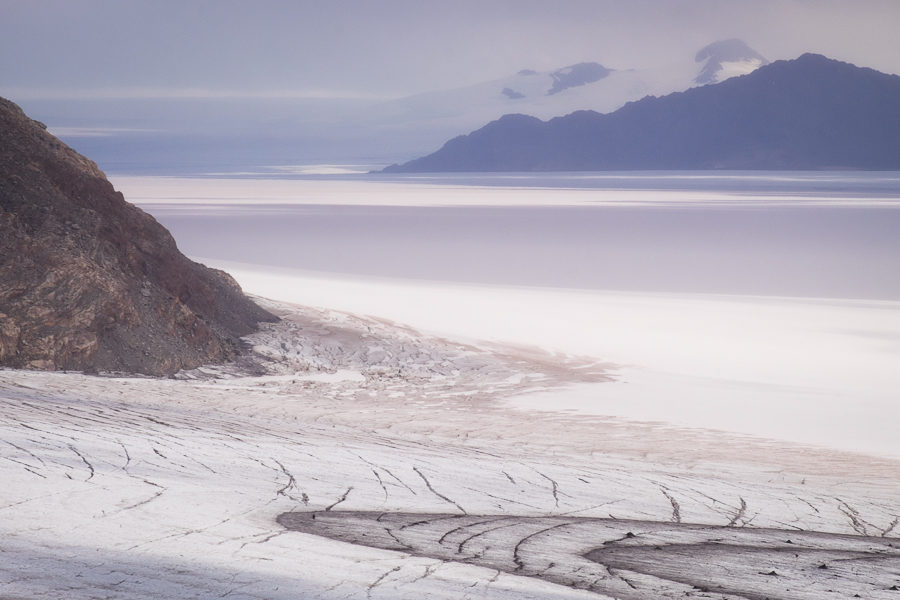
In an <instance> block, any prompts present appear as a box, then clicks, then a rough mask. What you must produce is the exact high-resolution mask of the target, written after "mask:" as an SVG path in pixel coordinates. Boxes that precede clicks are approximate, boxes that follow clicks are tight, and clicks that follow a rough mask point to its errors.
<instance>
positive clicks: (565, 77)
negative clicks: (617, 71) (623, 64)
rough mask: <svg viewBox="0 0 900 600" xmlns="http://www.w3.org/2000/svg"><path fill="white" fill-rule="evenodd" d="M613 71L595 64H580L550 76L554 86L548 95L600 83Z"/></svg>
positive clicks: (548, 91)
mask: <svg viewBox="0 0 900 600" xmlns="http://www.w3.org/2000/svg"><path fill="white" fill-rule="evenodd" d="M611 72H612V71H610V70H609V69H607V68H606V67H604V66H603V65H601V64H599V63H595V62H585V63H578V64H577V65H571V66H568V67H565V68H562V69H559V70H557V71H554V72H553V73H551V74H550V76H551V77H553V86H552V87H551V88H550V89H549V90H547V95H548V96H552V95H553V94H558V93H560V92H562V91H565V90H567V89H569V88H572V87H578V86H580V85H587V84H589V83H594V82H595V81H600V80H601V79H603V78H604V77H606V76H607V75H609V74H610V73H611Z"/></svg>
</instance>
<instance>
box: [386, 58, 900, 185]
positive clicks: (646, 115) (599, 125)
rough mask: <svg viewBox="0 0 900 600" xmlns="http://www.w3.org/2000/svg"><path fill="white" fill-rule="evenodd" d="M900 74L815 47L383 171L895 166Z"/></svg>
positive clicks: (510, 130)
mask: <svg viewBox="0 0 900 600" xmlns="http://www.w3.org/2000/svg"><path fill="white" fill-rule="evenodd" d="M898 107H900V76H897V75H887V74H885V73H879V72H878V71H874V70H872V69H866V68H860V67H856V66H854V65H851V64H849V63H844V62H839V61H836V60H831V59H828V58H825V57H824V56H820V55H816V54H804V55H803V56H801V57H799V58H797V59H794V60H789V61H777V62H774V63H771V64H769V65H766V66H764V67H760V68H759V69H757V70H755V71H753V72H752V73H750V74H748V75H744V76H741V77H733V78H731V79H728V80H726V81H723V82H722V83H718V84H715V85H708V86H703V87H698V88H693V89H690V90H688V91H686V92H678V93H675V94H670V95H668V96H664V97H661V98H655V97H647V98H644V99H643V100H639V101H637V102H631V103H629V104H626V105H625V106H623V107H622V108H620V109H619V110H617V111H615V112H613V113H609V114H605V115H601V114H599V113H596V112H593V111H579V112H575V113H572V114H570V115H567V116H565V117H557V118H555V119H551V120H549V121H540V120H538V119H535V118H533V117H526V116H524V115H507V116H504V117H502V118H500V119H499V120H497V121H494V122H492V123H489V124H487V125H486V126H484V127H482V128H481V129H479V130H477V131H475V132H473V133H471V134H469V135H466V136H460V137H457V138H454V139H452V140H450V141H449V142H447V143H446V144H445V145H444V147H443V148H441V149H440V150H438V151H437V152H435V153H434V154H430V155H428V156H425V157H422V158H419V159H416V160H413V161H410V162H408V163H406V164H403V165H393V166H391V167H388V168H387V169H385V171H386V172H427V171H435V172H446V171H600V170H618V169H622V170H626V169H900V108H898Z"/></svg>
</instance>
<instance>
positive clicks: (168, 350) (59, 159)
mask: <svg viewBox="0 0 900 600" xmlns="http://www.w3.org/2000/svg"><path fill="white" fill-rule="evenodd" d="M274 319H275V317H273V316H272V315H270V314H269V313H267V312H266V311H264V310H262V309H261V308H259V307H258V306H256V305H255V304H254V303H253V302H252V301H251V300H249V299H248V298H247V297H245V296H244V295H243V293H242V292H241V290H240V288H239V287H238V285H237V283H236V282H235V281H234V280H233V279H232V278H231V277H230V276H229V275H228V274H226V273H223V272H221V271H217V270H214V269H209V268H207V267H205V266H203V265H200V264H198V263H195V262H192V261H190V260H188V259H187V258H186V257H185V256H184V255H183V254H181V252H179V251H178V248H177V247H176V245H175V240H174V239H173V238H172V236H171V235H170V234H169V232H168V231H167V230H166V229H165V228H164V227H163V226H162V225H160V224H159V223H157V222H156V220H155V219H154V218H153V217H151V216H150V215H148V214H147V213H145V212H144V211H142V210H141V209H139V208H137V207H136V206H134V205H132V204H129V203H128V202H126V201H125V199H124V198H123V197H122V194H120V193H119V192H116V191H115V190H114V189H113V186H112V185H111V184H110V183H109V181H108V180H107V179H106V177H105V176H104V174H103V173H102V172H101V171H100V170H99V169H98V168H97V165H95V164H94V163H93V162H92V161H90V160H88V159H86V158H85V157H83V156H81V155H80V154H78V153H77V152H75V151H74V150H72V149H71V148H69V147H68V146H66V145H65V144H63V143H62V142H60V141H59V140H58V139H57V138H55V137H54V136H53V135H51V134H49V133H48V132H47V131H46V130H45V127H44V126H43V125H42V124H41V123H39V122H37V121H33V120H32V119H30V118H28V117H27V116H26V115H25V114H24V113H23V112H22V110H21V109H20V108H19V107H18V106H16V105H15V104H13V103H12V102H9V101H8V100H4V99H2V98H0V365H4V366H11V367H17V368H28V369H71V370H85V371H124V372H134V373H144V374H151V375H166V374H171V373H174V372H175V371H177V370H179V369H182V368H192V367H195V366H198V365H200V364H203V363H209V362H221V361H224V360H227V359H228V358H230V357H232V356H234V355H235V354H236V353H237V351H238V350H239V340H238V338H239V337H240V336H242V335H246V334H248V333H250V332H251V331H253V330H254V329H255V328H256V325H257V323H258V322H259V321H268V320H274Z"/></svg>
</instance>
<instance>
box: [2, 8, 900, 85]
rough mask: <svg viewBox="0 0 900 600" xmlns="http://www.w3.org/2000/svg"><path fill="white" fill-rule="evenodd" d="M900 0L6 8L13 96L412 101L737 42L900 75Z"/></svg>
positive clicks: (775, 54) (5, 45) (5, 55)
mask: <svg viewBox="0 0 900 600" xmlns="http://www.w3.org/2000/svg"><path fill="white" fill-rule="evenodd" d="M898 25H900V1H898V0H814V1H813V0H771V1H770V0H627V1H626V0H621V1H608V0H569V1H566V0H553V1H550V0H546V1H537V0H494V1H491V0H453V1H450V2H447V1H444V2H436V1H430V0H381V1H374V0H372V1H363V0H359V1H342V0H330V1H327V0H322V1H319V2H313V1H302V0H294V1H290V0H253V1H249V0H247V1H238V0H195V1H191V0H144V1H134V0H0V95H4V96H8V97H12V99H14V100H15V99H16V97H36V96H42V95H54V96H66V95H73V94H74V95H122V94H124V95H138V96H142V95H149V96H153V95H176V96H177V95H184V94H197V95H206V94H209V95H228V94H238V95H244V94H249V95H269V94H272V95H277V94H291V95H298V96H303V95H310V96H326V97H328V96H335V95H337V96H370V95H371V96H400V95H406V94H410V93H415V92H420V91H426V90H432V89H439V88H450V87H458V86H462V85H466V84H470V83H476V82H480V81H484V80H488V79H492V78H496V77H503V76H506V75H509V74H512V73H514V72H516V71H518V70H520V69H523V68H533V69H537V70H541V69H550V68H556V67H560V66H564V65H568V64H572V63H575V62H580V61H586V60H596V61H598V62H602V63H603V64H605V65H607V66H609V67H613V68H629V67H646V66H652V65H659V64H665V63H666V61H668V60H671V59H672V57H676V56H677V57H683V56H693V54H694V53H695V52H696V51H697V50H698V49H699V48H700V47H702V46H704V45H706V44H707V43H709V42H712V41H715V40H718V39H725V38H730V37H740V38H742V39H743V40H744V41H746V42H747V43H748V44H749V45H750V46H752V47H753V48H755V49H756V50H758V51H759V52H760V53H762V54H763V55H764V56H766V57H767V58H769V59H778V58H794V57H796V56H798V55H799V54H801V53H803V52H806V51H814V52H820V53H823V54H827V55H828V56H831V57H833V58H838V59H842V60H847V61H850V62H854V63H856V64H859V65H861V66H870V67H873V68H877V69H879V70H882V71H887V72H892V73H900V35H898V33H897V29H898Z"/></svg>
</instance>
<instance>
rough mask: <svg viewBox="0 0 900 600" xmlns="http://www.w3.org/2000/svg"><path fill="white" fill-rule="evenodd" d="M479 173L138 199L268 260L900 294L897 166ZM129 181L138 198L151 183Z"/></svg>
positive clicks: (191, 234) (239, 253) (426, 275)
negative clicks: (844, 173) (136, 186)
mask: <svg viewBox="0 0 900 600" xmlns="http://www.w3.org/2000/svg"><path fill="white" fill-rule="evenodd" d="M483 179H484V181H482V180H481V179H480V178H473V177H472V176H465V177H461V178H453V177H430V178H409V179H407V180H389V181H387V182H385V181H384V180H376V181H371V180H366V179H356V180H352V179H351V180H322V179H314V180H302V179H300V180H294V181H291V182H272V181H267V182H258V183H257V182H253V181H247V180H236V181H232V182H229V181H224V180H223V181H217V180H193V185H194V186H195V187H196V189H197V190H202V191H198V192H197V193H196V194H194V195H192V192H190V191H185V190H182V196H184V198H182V199H181V201H179V200H178V199H170V200H171V201H167V202H168V203H166V204H161V203H158V202H159V198H158V197H157V198H156V202H154V203H142V205H143V207H144V208H145V209H147V210H148V211H150V212H151V213H152V214H153V215H154V216H156V217H157V218H158V219H159V220H160V221H161V222H162V223H163V224H164V225H165V226H166V227H168V228H169V229H170V230H171V231H172V233H173V234H174V235H175V238H176V239H177V240H178V241H179V245H180V247H181V249H182V251H183V252H185V253H186V254H188V255H193V256H202V257H206V258H210V259H217V260H224V261H237V262H244V263H252V264H256V265H260V266H269V267H278V268H288V269H301V270H304V271H319V272H327V273H340V274H345V275H350V276H376V277H389V278H398V279H414V280H432V281H450V282H464V283H480V284H493V285H516V286H538V287H555V288H578V289H592V290H631V291H651V292H681V293H684V292H687V293H715V294H745V295H763V296H803V297H824V298H856V299H885V300H897V299H900V236H898V235H897V232H898V231H900V198H898V197H897V196H898V195H900V179H897V178H895V177H891V176H886V175H883V174H882V175H874V176H872V177H871V178H866V177H865V176H862V177H860V176H855V177H854V178H851V179H849V180H848V178H846V177H838V176H835V175H829V174H822V175H820V176H810V175H809V174H806V175H803V176H797V175H795V176H789V175H784V174H780V175H772V174H768V175H766V174H762V175H759V176H757V177H753V176H747V175H744V176H741V177H737V176H734V177H728V176H719V177H703V176H697V175H695V176H693V177H691V176H676V175H672V174H668V175H648V176H643V177H642V176H634V175H632V176H629V177H623V176H609V175H608V176H602V175H600V176H595V177H589V176H574V175H568V176H566V175H551V176H543V175H533V176H522V175H515V176H513V175H510V176H506V177H503V176H498V175H487V176H485V177H484V178H483ZM474 183H477V184H478V185H473V184H474ZM129 185H133V183H132V182H129ZM281 185H286V186H287V187H278V186H281ZM242 186H243V187H242ZM254 186H255V189H257V190H258V194H259V196H258V197H257V198H253V197H252V196H253V194H254ZM236 190H241V191H236ZM273 190H277V191H278V195H275V194H274V192H273ZM127 195H128V196H129V197H133V196H137V197H138V199H139V201H140V198H141V195H140V193H136V194H127ZM217 195H219V196H220V199H219V201H218V202H217V201H216V197H217ZM457 201H458V202H457ZM151 202H152V200H151ZM454 202H457V205H453V203H454ZM391 204H395V205H391ZM396 204H400V205H396Z"/></svg>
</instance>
